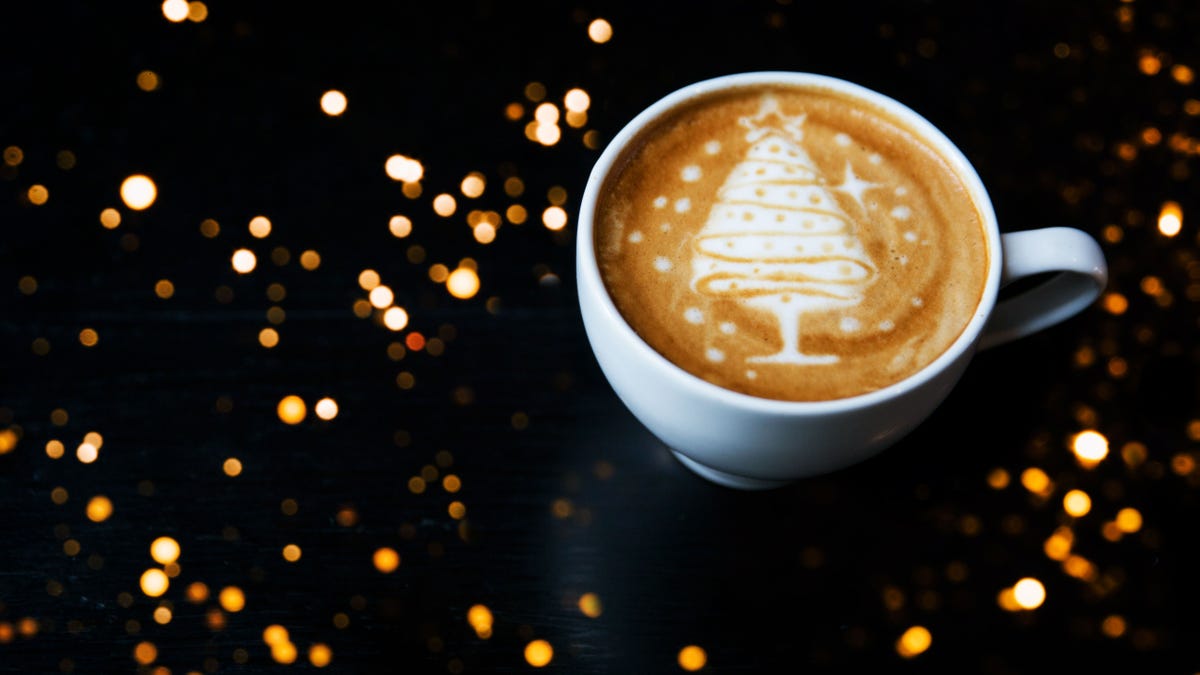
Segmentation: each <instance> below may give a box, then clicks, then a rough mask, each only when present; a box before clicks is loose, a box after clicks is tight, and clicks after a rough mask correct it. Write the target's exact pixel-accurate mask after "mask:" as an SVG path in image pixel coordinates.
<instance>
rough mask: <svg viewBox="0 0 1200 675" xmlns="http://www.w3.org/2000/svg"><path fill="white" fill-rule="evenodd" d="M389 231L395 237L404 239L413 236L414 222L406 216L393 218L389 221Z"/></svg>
mask: <svg viewBox="0 0 1200 675" xmlns="http://www.w3.org/2000/svg"><path fill="white" fill-rule="evenodd" d="M388 231H389V232H391V233H392V236H393V237H396V238H397V239H403V238H405V237H407V236H408V235H410V234H412V221H411V220H409V219H408V218H407V217H405V216H392V218H391V220H389V221H388Z"/></svg>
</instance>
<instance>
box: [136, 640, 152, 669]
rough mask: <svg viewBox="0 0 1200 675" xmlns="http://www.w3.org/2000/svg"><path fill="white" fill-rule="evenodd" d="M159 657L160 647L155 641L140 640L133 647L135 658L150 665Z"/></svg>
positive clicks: (145, 664)
mask: <svg viewBox="0 0 1200 675" xmlns="http://www.w3.org/2000/svg"><path fill="white" fill-rule="evenodd" d="M157 659H158V647H155V646H154V643H153V642H139V643H137V644H136V645H134V647H133V660H134V661H137V662H138V663H140V664H142V665H143V666H148V665H150V664H151V663H154V661H155V660H157Z"/></svg>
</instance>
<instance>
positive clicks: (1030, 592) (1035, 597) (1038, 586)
mask: <svg viewBox="0 0 1200 675" xmlns="http://www.w3.org/2000/svg"><path fill="white" fill-rule="evenodd" d="M1013 599H1014V600H1016V603H1017V605H1018V606H1020V607H1021V608H1022V609H1037V608H1038V607H1041V606H1042V603H1043V602H1045V601H1046V587H1045V586H1043V585H1042V582H1040V581H1038V580H1037V579H1034V578H1033V577H1025V578H1024V579H1021V580H1020V581H1018V582H1017V583H1016V584H1014V585H1013Z"/></svg>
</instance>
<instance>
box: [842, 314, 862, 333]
mask: <svg viewBox="0 0 1200 675" xmlns="http://www.w3.org/2000/svg"><path fill="white" fill-rule="evenodd" d="M838 327H839V328H841V329H842V331H843V332H846V333H853V332H854V331H856V330H858V329H859V328H861V327H862V324H861V323H860V322H859V320H858V319H856V318H854V317H852V316H844V317H842V321H841V323H840V324H838Z"/></svg>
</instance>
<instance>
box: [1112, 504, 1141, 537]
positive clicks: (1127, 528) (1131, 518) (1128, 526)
mask: <svg viewBox="0 0 1200 675" xmlns="http://www.w3.org/2000/svg"><path fill="white" fill-rule="evenodd" d="M1114 522H1115V523H1116V524H1117V527H1118V528H1119V529H1120V530H1121V531H1122V532H1124V533H1125V534H1132V533H1134V532H1137V531H1138V530H1140V529H1142V514H1141V512H1139V511H1138V510H1137V509H1135V508H1131V507H1127V508H1124V509H1121V510H1120V511H1118V512H1117V517H1116V520H1115V521H1114Z"/></svg>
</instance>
